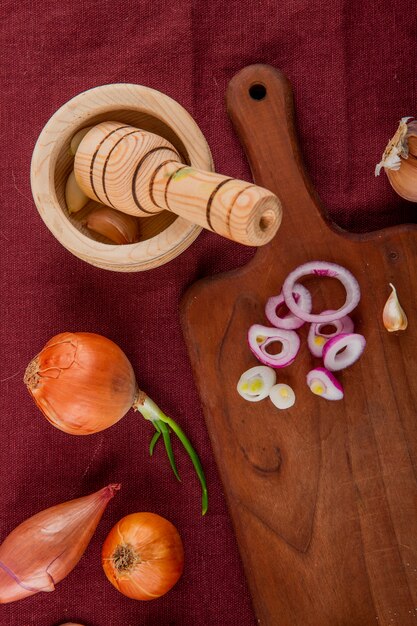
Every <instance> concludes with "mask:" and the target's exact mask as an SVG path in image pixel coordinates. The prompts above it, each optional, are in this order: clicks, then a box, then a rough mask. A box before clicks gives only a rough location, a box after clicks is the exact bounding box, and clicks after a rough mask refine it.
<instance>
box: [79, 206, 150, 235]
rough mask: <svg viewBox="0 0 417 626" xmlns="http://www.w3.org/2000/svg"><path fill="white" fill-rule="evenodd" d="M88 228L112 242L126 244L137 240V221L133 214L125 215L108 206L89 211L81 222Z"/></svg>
mask: <svg viewBox="0 0 417 626" xmlns="http://www.w3.org/2000/svg"><path fill="white" fill-rule="evenodd" d="M83 225H84V226H86V227H87V228H88V229H89V230H92V231H94V232H95V233H98V234H99V235H103V236H104V237H107V239H110V241H112V242H113V243H117V244H128V243H136V242H137V241H139V236H140V233H139V222H138V220H137V218H136V217H134V216H133V215H127V214H126V213H121V212H120V211H116V209H111V208H110V207H106V206H103V207H97V208H95V209H93V210H92V211H90V213H89V214H88V215H87V218H86V219H85V221H84V222H83Z"/></svg>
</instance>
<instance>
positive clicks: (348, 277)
mask: <svg viewBox="0 0 417 626" xmlns="http://www.w3.org/2000/svg"><path fill="white" fill-rule="evenodd" d="M309 275H316V276H328V277H330V278H337V279H338V280H339V281H340V282H341V283H342V285H343V286H344V288H345V289H346V300H345V303H344V305H343V306H342V307H340V309H338V310H337V311H334V312H332V313H320V314H313V313H306V312H305V311H304V310H303V309H302V307H301V306H299V305H298V304H297V303H296V301H295V299H294V295H293V293H294V286H295V284H296V282H297V281H298V280H299V279H300V278H302V277H303V276H309ZM282 293H283V294H284V298H285V304H286V305H287V307H288V308H289V309H290V311H292V312H293V313H294V315H296V316H297V317H299V318H300V319H302V320H304V321H305V322H334V320H337V319H340V318H341V317H344V316H345V315H347V314H348V313H350V312H351V311H352V310H353V309H354V308H355V307H356V305H357V304H358V302H359V300H360V296H361V292H360V287H359V284H358V281H357V280H356V278H355V277H354V276H353V274H351V272H349V270H347V269H346V268H344V267H342V266H341V265H336V263H329V262H326V261H311V262H309V263H304V265H300V266H299V267H297V268H296V269H295V270H293V271H292V272H291V273H290V274H289V275H288V276H287V278H286V279H285V282H284V284H283V286H282Z"/></svg>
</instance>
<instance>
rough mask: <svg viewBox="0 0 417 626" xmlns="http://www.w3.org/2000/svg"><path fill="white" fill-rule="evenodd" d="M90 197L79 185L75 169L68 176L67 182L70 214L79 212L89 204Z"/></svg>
mask: <svg viewBox="0 0 417 626" xmlns="http://www.w3.org/2000/svg"><path fill="white" fill-rule="evenodd" d="M88 201H89V197H88V196H86V195H85V193H84V192H83V190H82V189H80V187H79V186H78V183H77V181H76V179H75V174H74V170H73V171H72V172H71V174H70V175H69V176H68V178H67V184H66V185H65V202H66V204H67V209H68V212H69V214H70V215H71V213H78V211H81V209H82V208H83V207H84V206H85V205H86V204H87V202H88Z"/></svg>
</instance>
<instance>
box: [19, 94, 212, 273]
mask: <svg viewBox="0 0 417 626" xmlns="http://www.w3.org/2000/svg"><path fill="white" fill-rule="evenodd" d="M105 120H115V121H120V122H124V123H125V124H131V125H132V126H135V127H137V128H142V129H144V130H148V131H151V132H152V133H156V134H158V135H161V136H162V137H165V138H166V139H167V140H168V141H170V142H171V143H172V144H173V145H174V146H175V147H176V149H177V150H178V152H179V153H180V155H181V157H183V162H184V163H187V164H189V165H192V166H193V167H196V168H199V169H202V170H206V171H213V161H212V157H211V152H210V148H209V147H208V145H207V142H206V140H205V138H204V136H203V134H202V132H201V130H200V129H199V127H198V126H197V124H196V123H195V121H194V120H193V119H192V117H191V116H190V115H189V113H188V112H187V111H186V110H185V109H184V108H183V107H182V106H181V105H180V104H178V102H175V100H172V99H171V98H170V97H169V96H166V95H164V94H162V93H160V92H159V91H156V90H154V89H150V88H149V87H143V86H141V85H131V84H125V83H120V84H114V85H103V86H101V87H95V88H93V89H90V90H88V91H85V92H83V93H81V94H79V95H78V96H75V97H74V98H72V100H69V101H68V102H67V103H66V104H64V105H63V106H62V107H61V108H60V109H59V110H58V111H57V112H56V113H55V114H54V115H53V116H52V117H51V118H50V120H49V121H48V122H47V124H46V126H45V127H44V129H43V130H42V132H41V134H40V135H39V138H38V141H37V142H36V146H35V149H34V151H33V156H32V164H31V186H32V193H33V197H34V200H35V204H36V207H37V209H38V211H39V213H40V215H41V217H42V219H43V221H44V222H45V224H46V225H47V227H48V228H49V230H50V231H51V232H52V234H53V235H54V236H55V237H56V238H57V239H58V241H60V243H61V244H62V245H63V246H64V247H65V248H67V250H69V251H70V252H72V253H73V254H74V255H75V256H77V257H79V258H80V259H82V260H83V261H87V263H90V264H91V265H95V266H97V267H101V268H104V269H109V270H115V271H120V272H137V271H141V270H147V269H151V268H153V267H158V266H159V265H163V264H164V263H167V262H168V261H170V260H171V259H174V258H175V257H176V256H178V255H179V254H181V252H183V250H185V249H186V248H188V246H190V245H191V243H192V242H193V241H194V240H195V239H196V237H197V236H198V234H199V233H200V231H201V227H200V226H196V225H195V224H192V223H191V222H188V221H187V220H185V219H183V218H181V217H177V216H176V215H174V214H173V213H169V212H167V211H164V212H162V213H159V214H158V215H155V216H152V217H146V218H138V220H139V221H140V228H141V238H140V241H139V242H138V243H134V244H127V245H114V244H112V243H111V242H109V241H108V240H106V239H105V238H104V237H100V236H98V235H97V236H96V235H95V234H93V233H91V232H90V231H88V230H87V229H86V228H85V227H84V226H82V224H81V222H82V220H83V216H85V213H86V212H87V211H88V210H89V208H91V205H92V204H94V202H93V201H91V202H89V203H88V205H87V207H85V208H84V209H82V210H81V211H80V212H79V213H75V214H73V215H71V216H70V215H69V213H68V210H67V207H66V203H65V183H66V180H67V178H68V175H69V173H70V171H71V169H72V167H73V156H72V155H71V154H70V151H69V146H70V141H71V139H72V137H73V136H74V134H75V133H76V132H77V131H78V130H80V129H81V128H84V127H86V126H93V125H94V124H97V123H99V122H102V121H105Z"/></svg>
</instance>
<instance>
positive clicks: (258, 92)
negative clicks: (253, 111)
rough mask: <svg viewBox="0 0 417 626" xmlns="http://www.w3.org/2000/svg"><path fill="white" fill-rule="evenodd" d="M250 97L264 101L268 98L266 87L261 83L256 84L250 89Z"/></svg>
mask: <svg viewBox="0 0 417 626" xmlns="http://www.w3.org/2000/svg"><path fill="white" fill-rule="evenodd" d="M249 95H250V97H251V98H252V100H263V99H264V98H265V96H266V87H265V85H262V84H261V83H256V84H255V85H252V86H251V87H249Z"/></svg>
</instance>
